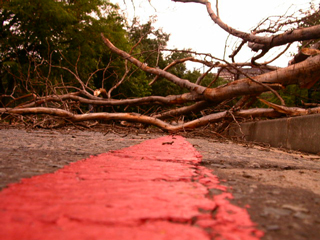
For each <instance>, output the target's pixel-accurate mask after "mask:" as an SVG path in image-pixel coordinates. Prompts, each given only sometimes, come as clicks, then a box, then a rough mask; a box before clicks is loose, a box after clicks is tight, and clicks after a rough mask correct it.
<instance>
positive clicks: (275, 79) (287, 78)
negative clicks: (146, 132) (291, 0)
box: [0, 0, 320, 132]
mask: <svg viewBox="0 0 320 240" xmlns="http://www.w3.org/2000/svg"><path fill="white" fill-rule="evenodd" d="M175 1H176V2H194V3H199V4H203V5H205V6H206V8H207V11H208V14H209V16H210V17H211V19H212V20H213V21H214V22H215V23H216V24H218V25H219V26H220V27H221V28H222V29H224V30H225V31H227V32H228V33H230V34H231V35H233V36H236V37H238V38H239V39H241V40H242V42H241V44H239V46H238V48H237V49H236V50H235V51H234V53H233V54H232V55H231V56H230V58H231V59H232V60H233V59H234V57H235V55H236V54H237V53H238V52H239V51H240V50H241V48H242V47H244V46H245V44H246V43H247V44H248V47H249V48H251V49H252V50H254V51H261V52H260V53H259V54H258V55H257V56H254V57H252V58H251V61H250V62H248V63H235V62H233V61H231V62H227V61H226V60H223V59H218V58H215V57H213V56H211V55H210V54H207V55H206V56H207V57H210V58H211V59H212V61H208V60H201V59H200V58H197V56H199V55H200V54H198V53H193V52H191V51H188V53H189V54H192V56H189V57H186V58H181V59H177V60H175V61H174V62H172V63H171V64H169V65H168V66H167V67H165V68H163V69H161V68H158V67H157V66H154V67H153V66H149V65H148V64H146V63H145V62H143V60H142V61H141V60H139V59H138V58H137V57H135V56H134V55H133V54H132V53H133V49H134V48H135V47H136V46H137V45H138V44H139V43H140V40H141V39H142V38H141V39H140V40H139V41H138V42H137V44H136V45H135V46H134V47H132V49H131V50H130V51H128V52H126V51H124V50H121V49H120V48H118V47H117V46H115V45H114V44H113V43H112V42H111V41H110V40H109V39H108V38H106V37H105V36H104V34H103V33H101V38H102V41H103V42H104V44H105V46H106V47H107V48H108V49H109V50H110V51H112V52H113V53H114V54H116V55H118V56H120V57H122V59H123V61H124V63H125V65H124V66H125V72H124V74H123V76H122V77H121V79H120V80H119V81H118V83H117V84H115V85H114V86H112V87H111V88H110V89H103V88H101V89H96V90H93V89H92V88H90V87H89V84H88V83H89V82H90V77H91V76H92V75H91V76H90V77H89V78H88V79H87V81H83V80H82V79H81V77H80V76H79V74H78V73H77V68H75V71H71V70H70V69H69V68H67V67H64V66H57V65H53V64H51V63H50V61H47V60H44V61H46V62H47V64H48V67H49V68H59V69H62V70H64V71H67V72H69V73H71V74H72V75H73V76H74V78H75V79H76V80H77V81H78V83H79V85H80V88H75V87H72V86H65V85H61V86H59V88H60V89H63V90H64V92H66V91H67V89H73V90H76V91H72V92H67V93H63V94H59V91H57V90H56V89H57V87H55V91H54V94H51V95H46V96H38V95H37V94H36V93H33V94H28V95H25V96H22V97H19V98H15V97H14V96H13V95H10V96H2V97H11V98H12V101H10V102H9V103H7V104H6V105H5V106H3V107H2V108H0V113H1V117H2V118H6V117H7V116H16V115H25V114H37V115H39V114H44V115H50V116H57V117H60V118H63V119H66V120H68V121H71V122H81V121H92V120H104V121H113V120H121V121H129V122H136V123H142V124H147V125H154V126H157V127H159V128H161V129H163V130H165V131H168V132H178V131H183V130H190V129H194V128H197V127H200V126H205V125H208V124H210V123H223V122H226V121H227V122H232V121H238V120H239V119H245V118H256V117H259V118H270V117H280V116H298V115H306V114H314V113H319V112H320V107H319V106H318V105H317V104H315V105H314V104H313V105H312V104H311V105H310V106H312V107H313V108H308V109H306V108H301V107H288V106H286V103H285V100H284V99H283V98H282V97H281V96H280V94H279V93H278V91H279V90H282V89H285V88H286V87H287V86H290V85H297V86H299V87H301V88H310V87H312V86H313V85H314V84H315V83H317V82H318V81H319V80H320V54H319V50H317V48H315V47H314V46H318V45H319V44H318V45H313V47H312V46H311V47H310V48H309V47H308V48H302V49H301V50H300V52H299V53H298V55H303V56H304V57H303V60H302V61H292V63H293V64H291V65H289V66H288V67H285V68H278V67H274V66H270V65H269V64H270V62H268V63H258V62H257V61H258V60H259V59H260V58H261V57H263V56H264V55H265V54H266V53H267V52H268V51H270V50H271V49H272V48H274V47H276V46H280V45H285V44H291V43H292V42H297V41H299V42H300V41H306V40H308V41H317V39H319V38H320V25H316V26H309V27H300V26H298V27H297V28H296V29H294V30H290V31H289V30H286V31H283V32H275V33H274V34H272V35H271V36H258V34H260V35H261V34H263V33H265V32H268V31H267V30H268V29H264V30H263V29H259V28H257V29H255V30H254V31H253V32H252V33H246V32H242V31H239V30H236V29H233V28H232V27H230V26H228V25H227V24H226V23H224V22H223V21H222V20H221V19H220V18H219V16H218V15H217V14H216V13H215V11H214V10H213V9H212V7H211V3H210V2H209V1H204V0H193V1H186V0H175ZM217 9H218V7H217ZM290 24H291V25H292V23H291V22H290V23H287V25H290ZM279 25H284V24H283V23H280V22H279ZM278 29H280V28H278ZM269 30H270V29H269ZM279 31H280V30H279ZM318 47H319V46H318ZM310 49H313V51H311V50H310ZM156 51H158V52H160V51H161V50H160V49H156ZM175 51H176V50H175ZM283 53H284V52H282V53H281V54H283ZM79 57H80V55H79ZM186 61H193V62H198V63H201V64H203V65H204V66H206V67H207V68H208V71H206V72H205V73H203V74H202V75H201V76H200V77H199V78H198V79H197V81H195V82H191V81H190V79H184V78H181V77H179V76H177V75H175V74H173V73H171V72H170V71H169V69H170V68H171V67H172V66H174V65H177V64H183V63H185V62H186ZM76 65H77V64H75V66H76ZM134 66H135V67H136V68H135V70H134V71H138V70H141V71H144V72H146V73H147V74H149V76H153V77H154V78H153V79H150V84H154V82H156V81H162V80H161V78H164V79H167V80H168V81H170V82H171V83H173V84H174V85H176V86H177V87H179V88H181V89H185V90H186V92H185V93H183V94H178V95H168V96H145V97H137V98H129V99H128V98H127V99H114V98H112V95H111V92H112V90H114V89H116V88H117V87H119V86H120V85H121V84H122V83H123V82H124V81H125V80H126V79H127V81H130V77H128V76H130V71H132V69H133V67H134ZM244 66H246V67H247V68H251V69H267V70H268V71H267V72H266V73H263V74H260V75H257V76H250V74H247V73H246V72H245V71H244V70H245V69H244V68H243V67H244ZM107 68H108V67H106V68H105V69H107ZM215 69H217V71H216V73H215V74H214V76H215V77H214V78H213V79H212V81H211V82H210V83H209V84H207V85H206V86H204V85H203V84H201V81H202V79H203V78H204V77H205V76H206V75H207V74H208V73H209V72H210V71H213V70H215ZM224 69H225V70H228V71H230V72H236V73H237V74H242V75H243V76H245V77H244V78H242V79H235V80H234V81H231V82H228V83H226V84H222V85H219V86H217V87H211V86H212V84H213V83H214V82H215V81H216V80H217V79H218V78H219V75H220V73H221V72H222V70H224ZM100 71H105V70H103V69H100ZM93 74H94V73H93ZM131 74H132V73H131ZM60 92H63V91H60ZM266 92H267V93H268V94H269V95H270V94H272V95H274V96H275V97H276V98H277V99H278V101H279V102H280V104H276V103H271V102H269V101H267V100H266V99H263V96H261V94H263V93H266ZM102 95H103V96H102ZM101 96H102V97H101ZM255 101H260V102H261V103H263V104H265V105H267V106H268V107H269V108H261V107H260V108H250V106H252V104H253V102H255ZM18 102H19V103H18ZM83 106H87V107H83ZM99 106H101V107H103V109H104V111H103V112H99V109H98V107H99ZM117 106H122V108H121V112H117V111H116V109H115V107H117ZM133 106H135V107H137V106H142V107H143V108H144V110H143V111H144V113H143V114H140V113H135V112H128V111H127V109H128V107H133ZM148 106H150V107H149V109H148ZM155 106H156V107H155ZM138 109H139V108H138ZM146 109H147V110H146ZM106 111H107V112H106ZM172 119H174V120H176V119H180V120H181V119H183V120H184V121H183V122H181V121H180V122H179V123H178V124H176V122H177V121H174V122H173V120H172ZM187 119H188V120H187ZM220 126H221V124H220ZM217 127H219V126H218V125H217Z"/></svg>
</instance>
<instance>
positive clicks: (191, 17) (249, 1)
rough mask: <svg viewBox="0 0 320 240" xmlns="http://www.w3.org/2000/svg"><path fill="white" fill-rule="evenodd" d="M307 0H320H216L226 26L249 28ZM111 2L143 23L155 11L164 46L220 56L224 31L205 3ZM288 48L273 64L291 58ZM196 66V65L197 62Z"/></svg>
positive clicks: (168, 0) (164, 0)
mask: <svg viewBox="0 0 320 240" xmlns="http://www.w3.org/2000/svg"><path fill="white" fill-rule="evenodd" d="M310 1H312V2H314V3H315V4H317V5H319V3H320V0H293V1H289V0H264V1H263V0H241V1H240V0H220V1H219V14H220V18H221V19H222V20H223V21H224V22H225V23H226V24H228V25H229V26H231V27H233V28H236V29H238V30H241V31H245V32H250V30H251V29H252V28H253V27H255V26H256V25H257V23H259V22H260V21H261V20H262V19H264V18H266V17H268V16H271V15H272V16H275V15H277V16H278V15H284V14H285V13H286V12H287V11H288V12H289V13H292V12H296V11H298V10H299V9H308V8H309V6H310V5H309V2H310ZM111 2H113V3H118V4H119V6H120V7H121V9H122V10H123V11H124V13H125V14H126V16H127V19H129V20H130V19H132V18H133V17H134V16H136V17H139V18H140V19H141V22H142V23H144V22H147V21H148V19H149V17H150V16H153V15H156V16H157V22H156V24H155V25H154V26H155V27H156V28H162V29H163V31H164V32H166V33H169V34H170V40H169V42H168V48H178V49H184V48H191V49H192V50H194V51H197V52H201V53H210V54H212V55H213V56H215V57H219V58H223V56H224V49H225V42H226V39H227V37H228V34H227V33H226V32H225V31H223V30H222V29H220V27H219V26H217V25H216V24H214V22H213V21H212V20H211V19H210V17H209V15H208V13H207V10H206V7H205V5H202V4H197V3H180V2H173V1H171V0H135V1H134V0H111ZM132 2H133V3H134V7H135V9H134V8H133V4H132ZM149 2H150V3H149ZM124 3H125V4H124ZM211 3H212V8H213V9H215V0H212V1H211ZM234 40H235V38H233V39H232V38H231V39H230V38H229V41H228V46H229V47H228V48H227V52H226V60H230V59H228V58H227V56H228V55H229V54H230V53H231V52H232V46H233V44H234ZM246 49H248V48H246ZM290 52H291V53H294V52H296V46H293V47H292V48H291V49H290V51H289V52H288V53H286V54H285V56H283V57H282V59H280V60H278V61H277V62H274V63H273V65H277V66H281V67H285V66H286V65H287V63H288V61H289V60H290V59H291V57H290ZM253 54H254V53H253V52H251V51H250V50H247V51H241V55H239V56H238V57H236V61H237V62H245V61H248V60H249V59H250V58H251V57H252V56H253ZM268 59H270V56H269V58H268ZM268 59H264V60H268ZM197 66H199V67H200V65H197ZM189 67H196V66H195V65H192V66H189Z"/></svg>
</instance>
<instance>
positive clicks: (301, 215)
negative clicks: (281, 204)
mask: <svg viewBox="0 0 320 240" xmlns="http://www.w3.org/2000/svg"><path fill="white" fill-rule="evenodd" d="M293 216H294V217H295V218H299V219H307V218H310V215H308V214H305V213H302V212H296V213H295V214H294V215H293Z"/></svg>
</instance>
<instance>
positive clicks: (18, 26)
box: [0, 0, 129, 94]
mask: <svg viewBox="0 0 320 240" xmlns="http://www.w3.org/2000/svg"><path fill="white" fill-rule="evenodd" d="M117 10H118V9H117V7H116V6H115V5H112V4H110V3H109V2H108V1H104V0H92V1H88V0H77V1H73V0H61V1H57V0H11V1H1V10H0V11H1V33H0V34H1V42H0V49H1V54H0V61H1V62H0V68H1V80H0V91H1V92H0V94H5V93H11V92H12V91H13V89H14V88H17V90H19V91H20V92H21V94H22V93H25V92H30V91H31V92H37V93H39V94H41V92H43V91H44V88H46V85H48V81H46V82H44V79H46V78H47V77H50V84H52V85H55V83H56V82H60V81H61V79H63V81H64V84H65V85H71V86H77V87H79V83H78V82H77V81H76V80H75V77H74V75H73V74H70V72H68V71H65V70H61V69H59V68H54V69H53V68H51V67H50V66H64V67H66V68H68V69H70V70H72V71H73V72H76V73H77V75H78V76H79V78H81V79H86V78H88V76H89V74H90V73H92V72H93V71H94V70H95V69H97V68H102V67H104V66H106V65H107V64H108V61H109V60H110V58H111V53H110V52H107V51H106V49H105V46H104V45H103V43H102V41H101V37H100V33H101V32H104V33H105V34H106V35H107V36H108V37H110V38H112V39H113V41H115V42H117V44H119V45H120V46H121V47H122V48H123V49H128V48H129V47H128V41H127V38H126V31H125V30H124V23H125V22H124V19H123V18H122V17H121V16H120V15H119V14H118V13H117ZM49 65H50V66H49ZM49 74H50V76H49ZM97 77H98V76H97ZM97 77H96V79H94V80H95V82H96V83H97V82H98V81H99V80H97ZM47 80H48V79H47ZM19 91H18V92H19ZM16 92H17V91H16Z"/></svg>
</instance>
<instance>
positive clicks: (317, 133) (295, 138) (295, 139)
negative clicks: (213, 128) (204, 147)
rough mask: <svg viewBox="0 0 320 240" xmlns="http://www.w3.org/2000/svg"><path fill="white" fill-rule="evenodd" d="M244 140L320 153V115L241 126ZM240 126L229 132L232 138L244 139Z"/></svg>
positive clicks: (235, 126)
mask: <svg viewBox="0 0 320 240" xmlns="http://www.w3.org/2000/svg"><path fill="white" fill-rule="evenodd" d="M240 126H241V131H242V133H243V134H244V135H245V136H244V140H246V141H250V142H262V143H268V144H270V145H271V146H273V147H284V148H287V149H291V150H298V151H303V152H309V153H315V154H317V153H320V114H314V115H308V116H299V117H290V118H282V119H273V120H264V121H257V122H248V123H242V124H240ZM241 131H240V128H239V126H238V125H236V124H234V125H233V126H232V127H231V128H230V130H229V136H230V137H233V138H234V137H236V138H239V137H243V134H242V133H241Z"/></svg>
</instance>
